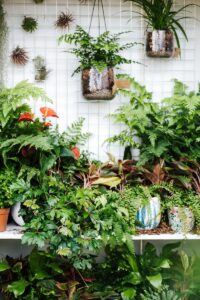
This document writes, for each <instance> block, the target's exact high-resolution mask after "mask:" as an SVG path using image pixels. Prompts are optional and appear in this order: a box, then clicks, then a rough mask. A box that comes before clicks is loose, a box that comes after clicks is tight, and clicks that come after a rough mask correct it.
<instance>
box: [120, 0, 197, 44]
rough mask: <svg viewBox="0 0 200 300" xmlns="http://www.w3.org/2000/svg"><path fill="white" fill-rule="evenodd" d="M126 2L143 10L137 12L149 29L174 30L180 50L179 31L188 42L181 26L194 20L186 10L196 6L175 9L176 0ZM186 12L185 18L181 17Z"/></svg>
mask: <svg viewBox="0 0 200 300" xmlns="http://www.w3.org/2000/svg"><path fill="white" fill-rule="evenodd" d="M124 1H125V2H128V1H129V2H130V1H131V2H132V3H133V4H134V5H135V6H136V7H138V8H139V9H142V10H143V12H142V13H141V11H139V12H137V13H138V14H139V15H142V17H143V18H144V20H145V22H146V23H147V26H148V27H151V28H152V29H153V30H172V31H173V33H174V35H175V38H176V42H177V46H178V48H180V40H179V35H178V32H177V30H180V31H181V32H182V34H183V36H184V37H185V38H186V40H188V37H187V34H186V32H185V29H184V28H183V26H182V25H181V22H180V21H182V20H184V19H188V18H192V17H189V16H188V15H187V11H186V9H187V8H188V7H191V6H198V5H196V4H187V5H184V6H182V7H181V8H178V9H177V10H175V9H174V4H175V1H174V0H124ZM182 12H184V16H181V15H180V13H182Z"/></svg>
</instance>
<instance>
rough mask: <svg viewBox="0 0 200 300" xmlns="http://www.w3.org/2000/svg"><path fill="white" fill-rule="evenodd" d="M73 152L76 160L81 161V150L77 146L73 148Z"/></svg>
mask: <svg viewBox="0 0 200 300" xmlns="http://www.w3.org/2000/svg"><path fill="white" fill-rule="evenodd" d="M71 151H72V152H73V154H74V158H75V159H79V157H80V156H81V153H80V150H79V148H78V147H76V146H75V147H73V148H72V149H71Z"/></svg>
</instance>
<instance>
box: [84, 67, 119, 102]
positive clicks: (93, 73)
mask: <svg viewBox="0 0 200 300" xmlns="http://www.w3.org/2000/svg"><path fill="white" fill-rule="evenodd" d="M113 87H114V70H113V68H110V67H107V68H105V69H104V70H103V71H102V72H99V71H98V70H97V69H95V68H90V69H85V70H83V71H82V91H83V96H84V98H86V99H87V100H112V99H113V98H114V97H115V93H114V92H113V90H114V89H113Z"/></svg>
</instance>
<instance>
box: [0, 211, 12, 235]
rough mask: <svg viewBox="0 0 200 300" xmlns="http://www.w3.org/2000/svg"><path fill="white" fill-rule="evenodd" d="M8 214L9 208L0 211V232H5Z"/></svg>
mask: <svg viewBox="0 0 200 300" xmlns="http://www.w3.org/2000/svg"><path fill="white" fill-rule="evenodd" d="M9 212H10V209H9V208H1V209H0V232H3V231H5V230H6V227H7V223H8V215H9Z"/></svg>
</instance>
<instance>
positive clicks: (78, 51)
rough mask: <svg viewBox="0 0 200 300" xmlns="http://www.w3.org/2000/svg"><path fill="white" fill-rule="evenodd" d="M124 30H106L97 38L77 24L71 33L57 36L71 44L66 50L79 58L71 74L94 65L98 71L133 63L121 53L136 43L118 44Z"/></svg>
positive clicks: (61, 40)
mask: <svg viewBox="0 0 200 300" xmlns="http://www.w3.org/2000/svg"><path fill="white" fill-rule="evenodd" d="M125 33H126V32H120V33H117V34H111V33H110V32H108V31H106V32H104V33H102V34H101V35H100V36H98V37H97V38H95V37H92V36H90V34H89V33H87V32H86V31H85V30H84V29H83V28H82V27H80V26H77V27H76V31H75V32H74V33H73V34H65V35H63V36H61V37H60V38H59V42H65V43H67V44H70V45H71V44H73V45H74V48H72V49H71V50H68V52H70V53H72V54H74V55H75V56H76V57H77V58H78V60H79V64H80V65H79V67H78V68H77V69H76V70H75V71H74V73H73V74H76V73H79V72H80V71H82V70H85V69H90V68H92V67H95V68H96V69H97V70H98V71H100V72H101V71H103V70H104V69H105V68H106V67H115V66H118V65H122V64H130V63H134V62H135V61H132V60H131V59H127V58H125V57H123V56H122V55H121V52H122V51H124V50H127V49H129V48H131V47H133V46H134V45H136V44H137V43H127V44H124V45H120V43H119V40H120V37H121V35H123V34H125Z"/></svg>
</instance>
